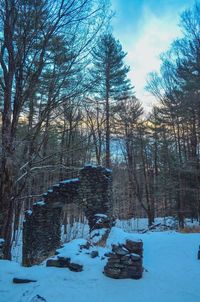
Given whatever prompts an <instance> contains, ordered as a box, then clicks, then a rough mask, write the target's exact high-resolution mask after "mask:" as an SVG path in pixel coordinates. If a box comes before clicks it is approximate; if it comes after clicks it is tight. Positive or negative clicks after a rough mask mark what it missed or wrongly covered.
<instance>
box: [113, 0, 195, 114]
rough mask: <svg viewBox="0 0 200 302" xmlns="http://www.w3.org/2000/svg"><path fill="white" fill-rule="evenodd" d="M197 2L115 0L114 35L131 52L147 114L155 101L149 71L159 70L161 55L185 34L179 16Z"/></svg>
mask: <svg viewBox="0 0 200 302" xmlns="http://www.w3.org/2000/svg"><path fill="white" fill-rule="evenodd" d="M194 3H195V0H111V4H112V9H113V10H114V11H115V17H114V18H113V21H112V26H113V31H114V35H115V37H116V38H117V39H119V40H120V42H121V44H122V46H123V49H124V50H125V51H126V52H128V54H127V58H126V62H127V64H128V65H130V67H131V72H130V74H129V77H130V78H131V80H132V82H133V85H134V86H135V92H136V96H137V97H138V98H139V99H140V100H141V101H142V103H143V105H144V107H145V108H146V111H149V110H150V108H151V106H152V104H153V103H154V102H155V100H154V99H153V97H152V96H151V95H149V93H148V92H146V91H145V90H144V86H145V84H146V78H147V75H148V73H149V72H151V71H158V70H159V67H160V59H159V55H160V54H161V53H162V52H164V51H166V50H167V49H168V48H169V46H170V44H171V42H172V41H173V39H175V38H176V37H177V36H180V35H181V31H180V28H179V25H178V24H179V21H180V18H179V15H180V13H181V12H182V11H184V10H185V9H187V8H190V7H192V5H193V4H194Z"/></svg>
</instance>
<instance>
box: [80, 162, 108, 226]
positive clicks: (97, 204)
mask: <svg viewBox="0 0 200 302" xmlns="http://www.w3.org/2000/svg"><path fill="white" fill-rule="evenodd" d="M79 193H80V199H81V203H82V204H83V208H84V212H85V215H86V217H87V219H88V224H89V227H90V230H93V229H95V228H98V227H99V224H98V221H99V215H97V214H104V215H105V214H106V215H107V217H108V219H104V225H100V226H101V227H109V224H110V220H111V219H110V218H111V200H112V174H111V170H109V169H105V168H103V167H101V166H99V167H93V166H86V167H84V168H83V169H82V170H81V171H80V191H79Z"/></svg>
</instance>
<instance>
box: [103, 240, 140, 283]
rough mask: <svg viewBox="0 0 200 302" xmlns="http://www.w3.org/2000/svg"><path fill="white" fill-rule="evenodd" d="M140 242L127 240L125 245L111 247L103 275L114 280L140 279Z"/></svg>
mask: <svg viewBox="0 0 200 302" xmlns="http://www.w3.org/2000/svg"><path fill="white" fill-rule="evenodd" d="M142 253H143V243H142V241H131V240H127V241H126V243H125V244H118V245H112V253H109V254H108V255H107V256H108V262H107V264H106V266H105V267H104V274H105V275H106V276H107V277H110V278H114V279H129V278H130V279H140V278H142V272H143V266H142Z"/></svg>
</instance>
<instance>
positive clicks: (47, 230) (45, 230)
mask: <svg viewBox="0 0 200 302" xmlns="http://www.w3.org/2000/svg"><path fill="white" fill-rule="evenodd" d="M69 203H76V204H78V205H79V206H80V207H82V208H83V210H84V212H85V216H86V218H87V219H88V223H89V227H90V230H93V229H94V228H97V227H109V226H110V225H111V205H112V174H111V171H110V170H108V169H105V168H103V167H100V166H98V167H94V166H85V167H84V168H83V169H81V170H80V172H79V177H78V178H74V179H70V180H65V181H62V182H60V183H59V184H57V185H55V186H53V187H52V188H51V189H49V190H48V191H47V192H46V193H44V194H43V198H42V200H40V201H38V202H36V203H34V204H33V207H32V210H28V211H26V212H25V221H24V225H23V260H22V262H23V265H24V266H31V265H34V264H38V263H41V262H42V261H43V260H44V259H46V258H47V257H49V256H51V255H53V254H54V253H55V250H56V249H57V248H58V247H59V246H60V239H61V222H62V213H63V207H64V206H65V205H66V204H69ZM96 214H106V215H107V216H108V219H107V220H105V221H104V225H98V223H97V216H95V215H96Z"/></svg>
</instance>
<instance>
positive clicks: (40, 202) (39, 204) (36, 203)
mask: <svg viewBox="0 0 200 302" xmlns="http://www.w3.org/2000/svg"><path fill="white" fill-rule="evenodd" d="M48 192H49V191H48ZM33 205H34V206H35V205H37V206H44V205H45V202H44V201H43V200H39V201H36V202H34V203H33Z"/></svg>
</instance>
